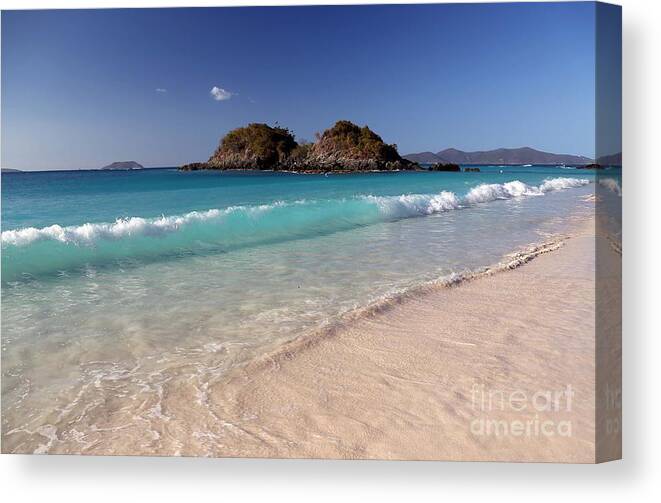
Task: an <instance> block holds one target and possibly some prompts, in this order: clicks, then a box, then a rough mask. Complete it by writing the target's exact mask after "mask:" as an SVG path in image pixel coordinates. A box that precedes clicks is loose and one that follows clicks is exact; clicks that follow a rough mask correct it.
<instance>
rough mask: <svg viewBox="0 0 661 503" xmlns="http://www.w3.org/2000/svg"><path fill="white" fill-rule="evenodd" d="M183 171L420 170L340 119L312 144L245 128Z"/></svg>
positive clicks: (284, 132)
mask: <svg viewBox="0 0 661 503" xmlns="http://www.w3.org/2000/svg"><path fill="white" fill-rule="evenodd" d="M180 169H182V170H198V169H220V170H228V169H256V170H274V171H297V172H304V173H320V172H329V171H332V172H355V171H396V170H413V169H420V167H419V165H418V164H417V163H414V162H411V161H408V160H406V159H403V158H402V157H401V156H400V155H399V153H398V152H397V146H396V145H388V144H387V143H385V142H384V141H383V139H382V138H381V137H380V136H379V135H377V134H376V133H374V132H373V131H372V130H371V129H370V128H369V127H367V126H364V127H360V126H357V125H355V124H353V123H352V122H350V121H346V120H341V121H338V122H337V123H335V125H334V126H333V127H332V128H330V129H327V130H326V131H324V132H323V133H322V134H318V135H317V140H316V141H315V142H314V143H305V142H301V143H298V142H297V141H296V139H295V137H294V134H293V133H292V132H291V131H290V130H289V129H287V128H283V127H280V126H269V125H267V124H256V123H253V124H249V125H248V126H245V127H240V128H237V129H234V130H232V131H230V132H229V133H227V135H225V136H224V137H223V138H222V139H221V141H220V144H219V146H218V148H217V149H216V151H215V152H214V153H213V155H212V156H211V157H210V158H209V160H208V161H207V162H206V163H191V164H186V165H184V166H182V167H181V168H180Z"/></svg>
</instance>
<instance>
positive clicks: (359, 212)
mask: <svg viewBox="0 0 661 503" xmlns="http://www.w3.org/2000/svg"><path fill="white" fill-rule="evenodd" d="M595 185H596V184H595V174H594V173H593V172H591V171H589V170H577V169H574V168H571V167H549V166H521V167H512V166H480V172H479V173H463V172H462V173H439V172H397V173H367V174H351V175H329V176H325V175H300V174H293V173H273V172H250V171H246V172H180V171H177V170H176V169H173V168H162V169H145V170H135V171H60V172H34V173H3V175H2V412H3V414H2V416H3V418H2V421H3V441H5V442H7V444H6V445H9V446H10V449H13V450H19V451H25V450H29V451H36V452H47V451H49V450H52V449H56V448H57V447H58V446H59V447H62V446H63V445H68V446H69V447H70V449H72V450H76V451H83V450H84V442H85V431H87V430H89V429H92V428H98V424H97V423H98V421H99V418H101V417H103V414H108V413H110V412H109V410H108V408H109V407H110V406H109V405H108V404H109V403H114V404H116V407H119V408H122V407H129V404H130V403H135V402H136V397H148V396H152V397H154V396H158V394H159V393H161V394H162V393H163V386H164V383H167V381H168V378H169V376H171V375H174V374H177V375H181V374H182V373H188V375H190V379H191V382H195V383H196V384H195V385H196V386H197V387H198V388H199V389H201V390H202V389H204V386H205V383H208V381H209V380H211V379H217V378H218V376H222V375H223V374H224V373H225V372H226V371H227V370H228V369H230V368H232V367H234V366H236V365H240V364H241V363H242V362H245V361H246V360H247V359H249V358H251V357H253V356H255V355H258V354H260V353H261V352H264V351H267V350H268V349H271V348H273V347H275V346H277V345H278V344H280V343H282V342H283V341H286V340H290V339H293V338H295V337H297V336H299V335H302V334H306V333H309V332H310V331H314V330H319V329H320V328H323V327H325V326H328V325H331V324H333V323H336V322H337V321H338V320H341V319H343V318H344V317H346V316H348V315H350V314H351V313H356V312H358V311H360V310H361V309H362V308H364V307H366V306H369V305H373V304H374V303H378V302H383V301H387V299H388V298H391V297H393V296H397V295H399V294H401V293H402V292H405V291H407V290H409V289H411V288H415V287H416V286H417V285H420V284H423V283H426V282H429V281H436V280H439V279H442V278H451V277H454V276H457V275H461V274H464V273H466V272H468V271H475V270H479V269H480V268H483V267H486V266H489V265H492V264H495V263H498V262H499V261H501V260H503V257H504V256H505V255H507V254H508V253H511V252H513V251H516V250H520V249H521V248H522V247H526V246H529V245H531V244H534V243H539V242H542V241H544V240H545V239H548V236H549V235H553V234H557V233H562V232H565V231H566V229H567V226H568V225H569V221H570V220H571V219H575V218H581V216H582V215H583V216H587V215H588V214H590V212H593V211H594V203H591V202H590V200H589V199H590V195H591V194H594V190H595ZM616 185H617V184H615V185H614V186H613V187H611V189H612V190H613V191H615V190H617V186H616ZM191 399H193V398H191ZM141 414H142V415H143V416H144V417H147V418H148V419H149V421H156V420H158V418H159V416H158V411H156V412H155V411H154V410H151V409H150V410H149V411H141V412H140V413H134V415H136V417H137V416H140V415H141ZM141 417H142V416H141ZM72 422H73V423H76V422H77V423H76V424H78V423H79V426H77V427H76V428H77V429H75V430H74V431H76V432H77V435H76V436H75V438H74V436H72V435H71V434H67V433H65V428H64V425H68V426H67V428H66V431H69V432H70V431H72V429H71V424H72Z"/></svg>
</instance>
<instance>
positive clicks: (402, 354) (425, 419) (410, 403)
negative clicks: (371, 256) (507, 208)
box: [181, 219, 595, 463]
mask: <svg viewBox="0 0 661 503" xmlns="http://www.w3.org/2000/svg"><path fill="white" fill-rule="evenodd" d="M594 239H595V233H594V220H593V219H590V220H589V221H588V222H585V223H583V224H581V225H580V227H579V228H578V229H577V230H576V231H575V232H573V233H572V235H571V236H562V237H560V238H558V239H555V240H553V241H550V242H545V243H543V244H542V245H540V246H537V247H534V248H532V249H529V250H527V253H526V252H519V253H515V254H513V255H512V257H511V260H509V261H507V260H506V261H504V262H501V263H500V264H498V266H495V267H492V268H487V269H485V270H483V271H479V272H477V273H474V274H471V275H469V276H468V277H465V278H460V279H458V280H457V281H446V282H436V283H435V284H428V285H422V286H420V287H418V288H414V289H413V291H408V292H405V293H404V294H402V295H400V296H398V297H397V298H395V299H389V300H388V301H386V302H383V303H381V304H380V305H377V306H368V307H367V308H364V309H363V312H360V313H358V314H354V315H353V316H351V317H350V318H349V319H348V320H345V321H343V322H341V323H339V324H338V325H336V326H333V327H330V328H328V329H326V330H322V331H321V332H317V333H314V334H312V335H310V334H308V335H307V336H301V337H299V338H297V339H295V340H293V341H289V342H286V343H284V344H282V345H281V346H279V347H278V348H276V349H275V350H273V351H271V352H269V353H267V354H264V355H262V356H259V357H257V358H255V359H253V360H251V361H250V362H248V363H247V364H245V365H244V366H242V367H240V368H237V369H234V370H233V371H231V372H230V373H229V374H228V375H226V376H225V377H224V378H223V379H222V380H220V381H219V382H218V383H215V384H214V385H213V386H212V387H210V389H209V390H208V397H207V398H208V406H209V408H210V409H211V410H212V411H213V413H214V415H215V416H216V417H218V418H222V421H223V423H225V424H230V425H232V427H229V428H226V431H225V432H224V433H223V434H222V435H221V437H222V439H223V441H222V444H221V443H216V444H215V445H213V444H205V446H204V447H203V446H202V445H198V446H197V448H194V449H193V451H191V452H190V455H200V454H201V455H207V456H230V457H232V456H249V457H303V458H306V457H323V458H338V459H377V458H378V459H410V460H415V459H429V460H431V459H446V460H473V461H475V460H501V461H515V460H516V461H542V462H546V461H549V462H552V461H573V462H581V463H591V462H594V428H595V426H594V362H593V361H592V358H593V353H592V350H593V347H594V302H590V300H589V297H590V295H592V296H594V291H593V285H594V262H593V259H594V254H593V253H590V248H591V247H594ZM581 257H583V259H584V260H581ZM533 259H534V260H533ZM531 261H532V262H531ZM581 262H583V263H581ZM523 265H525V267H520V266H523ZM558 265H562V266H563V267H564V269H565V270H563V271H560V275H561V276H562V277H563V281H564V280H570V278H568V277H567V274H568V273H571V272H572V271H571V269H572V268H576V269H577V271H578V272H579V273H580V274H579V277H580V280H579V279H576V278H573V279H571V280H570V282H571V283H576V284H572V285H571V287H570V290H567V285H564V286H563V285H562V284H561V283H562V281H558V279H557V278H555V277H554V275H555V273H554V272H552V271H551V270H553V269H556V267H557V266H558ZM566 269H570V270H569V271H567V270H566ZM570 276H572V274H570ZM534 280H536V281H534ZM513 283H514V284H516V285H517V290H519V291H518V292H516V290H515V289H513V288H512V284H513ZM518 287H520V288H518ZM503 289H504V290H505V291H507V293H508V294H509V295H508V296H507V299H506V300H503V298H502V296H500V295H499V292H500V291H501V290H503ZM554 289H555V290H556V291H555V292H554V291H553V290H554ZM577 289H579V290H580V291H576V290H577ZM522 291H527V292H528V293H527V294H526V295H522ZM542 291H545V292H547V295H548V297H549V298H554V299H556V300H557V301H558V302H563V303H565V304H572V307H571V308H569V307H568V306H565V308H564V311H565V315H564V317H565V318H566V319H563V315H562V313H560V312H556V313H555V314H556V316H557V318H556V319H555V320H554V323H551V324H548V321H546V322H545V321H544V320H542V319H538V318H537V317H535V316H532V315H531V314H530V312H535V313H537V314H540V313H544V312H545V311H546V310H547V308H546V307H545V306H544V300H545V299H544V298H542V297H543V296H542V295H541V292H542ZM568 291H571V292H572V295H571V296H567V295H566V293H567V292H568ZM533 292H534V293H536V295H533V296H531V295H530V294H531V293H533ZM469 298H472V301H473V302H472V303H469V304H468V305H467V299H469ZM583 301H584V302H583ZM577 304H582V305H577ZM504 305H509V306H510V307H511V309H512V310H514V311H520V315H521V316H523V318H525V319H526V320H527V322H528V323H527V324H521V323H516V322H515V323H514V324H512V322H513V321H515V320H512V318H511V317H510V316H509V315H506V314H505V313H503V312H502V308H503V306H504ZM442 307H445V308H446V310H447V311H446V312H443V311H442V309H441V308H442ZM450 308H452V309H450ZM459 308H460V309H459ZM487 313H488V316H483V315H484V314H487ZM580 315H583V316H580ZM493 316H498V318H497V321H495V322H494V320H493V319H492V317H493ZM578 317H580V318H581V319H580V320H579V319H577V318H578ZM421 319H422V320H424V321H422V322H421V321H420V320H421ZM476 320H479V321H478V322H476ZM482 322H486V324H487V326H485V324H484V323H482ZM491 323H492V324H493V325H490V324H491ZM448 325H449V326H448ZM462 325H464V326H463V327H462ZM536 326H537V330H535V329H534V328H533V327H536ZM450 327H451V328H450ZM513 327H515V328H513ZM517 328H518V330H517ZM558 329H560V330H561V331H562V332H563V333H562V338H561V339H562V341H563V342H564V343H566V342H567V341H568V340H574V339H575V338H576V337H577V336H578V337H579V339H580V340H579V341H577V342H575V343H574V344H575V345H577V347H578V348H579V349H580V351H579V354H573V355H572V358H573V360H572V359H568V358H567V355H565V357H564V358H561V359H558V358H557V355H558V354H559V353H560V354H562V353H564V352H565V351H566V348H563V344H561V343H560V341H559V340H551V341H549V340H548V338H549V337H550V338H552V339H553V338H554V336H555V338H556V339H558V334H557V333H555V332H557V331H558ZM436 331H437V332H438V333H434V332H436ZM539 332H542V333H539ZM384 338H385V339H384ZM494 338H495V339H498V341H497V343H496V342H495V341H494V340H493V339H494ZM512 338H515V339H516V343H515V341H514V340H511V339H512ZM526 339H532V340H533V341H534V343H533V344H531V341H530V340H528V341H526ZM494 344H495V345H494ZM433 347H436V349H438V350H442V351H439V352H435V351H430V350H431V349H432V348H433ZM485 347H487V348H489V349H488V350H486V352H484V348H485ZM386 348H387V349H386ZM471 348H481V349H478V350H473V349H471ZM542 349H543V351H542ZM540 352H543V353H545V354H543V355H542V354H539V353H540ZM356 353H358V354H356ZM359 355H360V356H359ZM531 355H535V356H534V359H533V358H531ZM421 360H424V363H422V365H421ZM420 366H422V367H423V369H421V368H418V367H420ZM536 367H541V370H542V372H540V374H541V375H537V374H538V371H539V370H540V369H537V368H536ZM517 368H518V369H519V370H518V372H516V373H518V374H519V377H521V379H520V380H519V379H516V378H515V376H514V375H513V374H514V373H515V372H514V370H515V369H517ZM531 377H532V379H531ZM540 377H541V379H540ZM545 377H546V379H545ZM570 377H571V379H570ZM466 379H468V381H471V380H472V381H477V382H478V384H479V386H485V385H486V386H487V387H488V388H489V389H493V391H494V396H496V395H497V396H501V394H502V393H515V392H521V391H525V392H528V394H532V393H533V391H534V389H535V387H536V388H539V389H540V391H542V390H543V391H545V392H546V391H551V390H553V392H554V393H560V392H562V391H563V390H566V389H567V386H569V387H570V388H571V391H570V392H569V393H567V394H568V395H571V396H569V401H570V402H571V398H573V397H574V396H575V399H574V400H573V402H571V403H569V404H568V406H569V410H555V411H546V410H536V411H535V413H534V414H530V413H528V414H519V413H517V412H515V411H512V410H506V409H507V407H497V408H496V409H497V410H494V409H490V410H489V411H487V412H488V414H487V416H488V417H490V418H493V419H489V418H487V419H485V421H491V420H494V421H498V424H500V425H502V424H505V423H506V424H515V423H517V422H518V421H520V422H522V423H523V424H524V425H526V424H528V425H529V426H528V427H529V428H532V429H533V430H534V429H535V428H537V429H539V428H540V427H541V426H540V425H544V424H546V423H547V422H549V421H551V422H552V423H553V424H555V425H556V426H558V427H564V426H566V425H567V424H569V425H570V430H571V429H572V428H571V427H572V426H573V431H571V432H570V433H571V435H569V436H563V435H561V434H560V433H557V432H556V436H555V437H554V438H550V437H548V436H545V435H543V434H540V433H537V434H536V435H535V434H534V432H533V433H530V434H528V435H525V436H524V438H520V437H518V436H507V435H504V436H503V435H492V436H489V435H486V436H477V437H476V435H475V434H474V433H475V432H474V431H471V428H472V427H473V426H472V425H473V423H472V422H471V421H474V420H478V419H480V418H479V417H477V416H480V415H484V414H480V412H482V413H483V412H485V411H484V410H481V409H480V410H478V411H477V412H476V410H475V403H473V406H471V405H470V404H467V403H466V402H467V400H468V399H469V398H470V397H469V395H471V393H473V391H474V384H475V382H466V383H465V385H464V386H457V384H459V382H462V381H466ZM567 379H569V380H570V381H571V382H569V383H567V382H565V381H566V380H567ZM434 384H437V385H438V386H439V387H438V389H434V388H435V386H434ZM448 384H452V385H451V386H448ZM430 387H431V389H430ZM444 388H447V389H444ZM457 388H459V389H457ZM483 394H484V393H483ZM358 404H360V405H358ZM386 404H387V405H386ZM501 405H502V404H501ZM384 407H385V408H384ZM478 409H479V407H478ZM245 418H250V419H248V420H246V419H245ZM471 418H472V419H471ZM531 421H532V423H531ZM586 446H587V447H588V448H587V449H586ZM191 447H193V446H191ZM181 454H182V455H188V453H187V452H186V451H185V450H184V451H182V452H181Z"/></svg>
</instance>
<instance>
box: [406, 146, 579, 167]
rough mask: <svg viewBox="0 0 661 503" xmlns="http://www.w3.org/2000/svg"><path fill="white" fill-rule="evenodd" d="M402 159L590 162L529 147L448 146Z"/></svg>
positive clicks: (490, 161) (512, 162) (458, 162)
mask: <svg viewBox="0 0 661 503" xmlns="http://www.w3.org/2000/svg"><path fill="white" fill-rule="evenodd" d="M404 159H408V160H410V161H415V162H421V163H437V162H443V163H455V164H563V163H564V164H588V163H591V162H592V159H590V158H588V157H584V156H580V155H571V154H553V153H550V152H542V151H540V150H535V149H534V148H530V147H522V148H499V149H496V150H483V151H476V152H464V151H463V150H458V149H456V148H448V149H445V150H441V151H440V152H436V153H433V152H421V153H417V154H408V155H405V156H404Z"/></svg>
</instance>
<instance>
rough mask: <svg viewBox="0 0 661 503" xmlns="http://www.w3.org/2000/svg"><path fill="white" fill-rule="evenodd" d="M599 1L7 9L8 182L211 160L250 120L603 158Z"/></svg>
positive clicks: (309, 135) (422, 147)
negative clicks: (130, 163)
mask: <svg viewBox="0 0 661 503" xmlns="http://www.w3.org/2000/svg"><path fill="white" fill-rule="evenodd" d="M594 19H595V11H594V5H593V4H592V3H529V4H454V5H453V4H449V5H442V4H441V5H418V6H415V5H398V6H383V5H381V6H344V7H275V8H273V7H271V8H199V9H192V8H180V9H114V10H108V9H100V10H51V11H4V12H2V64H1V67H2V68H1V69H2V134H1V135H2V155H1V163H2V166H3V167H8V168H16V169H25V170H46V169H80V168H98V167H101V166H104V165H106V164H109V163H111V162H113V161H120V160H135V161H137V162H139V163H141V164H143V165H145V166H175V165H180V164H183V163H187V162H193V161H203V160H206V159H207V158H208V157H209V156H210V154H211V153H212V151H213V150H214V149H215V147H216V146H217V144H218V141H219V139H220V138H221V137H222V136H223V135H224V134H225V133H227V132H228V131H229V130H231V129H233V128H236V127H239V126H242V125H245V124H248V123H250V122H265V123H269V124H274V123H276V122H278V123H279V124H280V125H282V126H286V127H288V128H290V129H292V130H293V131H294V132H295V134H296V137H297V139H307V140H312V139H314V134H315V132H317V131H323V130H324V129H326V128H328V127H330V126H332V125H333V124H334V123H335V121H337V120H340V119H348V120H351V121H354V122H356V123H358V124H360V125H365V124H367V125H369V126H370V128H371V129H373V130H374V131H375V132H377V133H378V134H380V135H381V136H382V137H383V139H384V140H385V141H386V142H388V143H395V144H397V145H398V149H399V151H400V153H401V154H406V153H411V152H420V151H427V150H429V151H434V152H436V151H439V150H442V149H444V148H448V147H455V148H459V149H462V150H487V149H492V148H499V147H512V148H513V147H522V146H531V147H534V148H538V149H540V150H545V151H551V152H556V153H570V154H581V155H586V156H589V157H592V156H593V155H594V151H595V140H594V135H595V126H594V122H595V105H594V103H595V76H594V74H595V29H594Z"/></svg>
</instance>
